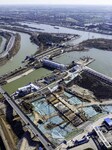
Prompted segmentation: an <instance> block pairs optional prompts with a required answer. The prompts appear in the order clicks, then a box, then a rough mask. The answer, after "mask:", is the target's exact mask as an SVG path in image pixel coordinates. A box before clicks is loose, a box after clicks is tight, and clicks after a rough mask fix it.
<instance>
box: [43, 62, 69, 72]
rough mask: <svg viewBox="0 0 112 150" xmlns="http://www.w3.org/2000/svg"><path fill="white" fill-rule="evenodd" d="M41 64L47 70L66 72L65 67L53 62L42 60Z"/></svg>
mask: <svg viewBox="0 0 112 150" xmlns="http://www.w3.org/2000/svg"><path fill="white" fill-rule="evenodd" d="M42 63H43V66H44V67H47V68H51V69H58V70H61V71H64V70H66V66H65V65H63V64H59V63H56V62H53V61H51V60H48V59H43V60H42Z"/></svg>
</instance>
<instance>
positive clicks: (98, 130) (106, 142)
mask: <svg viewBox="0 0 112 150" xmlns="http://www.w3.org/2000/svg"><path fill="white" fill-rule="evenodd" d="M93 130H94V131H95V132H96V134H97V135H98V137H99V139H100V140H101V142H102V143H103V144H104V146H105V147H106V148H107V149H110V148H112V146H111V145H110V144H109V142H108V141H107V139H106V138H105V137H104V135H103V133H102V132H101V131H100V129H99V127H94V126H93Z"/></svg>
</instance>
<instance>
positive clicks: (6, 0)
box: [0, 0, 112, 5]
mask: <svg viewBox="0 0 112 150" xmlns="http://www.w3.org/2000/svg"><path fill="white" fill-rule="evenodd" d="M0 4H82V5H83V4H97V5H112V0H0Z"/></svg>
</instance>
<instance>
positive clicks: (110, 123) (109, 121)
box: [104, 118, 112, 130]
mask: <svg viewBox="0 0 112 150" xmlns="http://www.w3.org/2000/svg"><path fill="white" fill-rule="evenodd" d="M104 125H105V126H106V128H107V129H108V130H112V119H110V118H105V119H104Z"/></svg>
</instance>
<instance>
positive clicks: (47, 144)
mask: <svg viewBox="0 0 112 150" xmlns="http://www.w3.org/2000/svg"><path fill="white" fill-rule="evenodd" d="M0 93H1V94H2V95H3V96H4V98H5V100H6V101H7V102H8V103H9V104H10V105H11V106H12V108H13V109H14V110H15V111H16V113H17V114H18V115H19V116H20V117H21V119H22V120H23V121H24V122H25V124H26V125H27V127H28V128H29V129H30V130H31V131H32V132H33V134H34V135H35V136H37V138H38V139H39V140H40V141H41V143H42V144H43V145H44V147H45V148H46V150H54V148H53V145H52V144H51V143H50V141H49V140H48V139H47V138H46V137H45V135H44V134H43V133H42V132H41V131H40V130H39V129H38V127H37V126H35V125H34V123H33V122H32V121H31V120H30V119H29V117H28V116H26V115H25V114H24V112H23V111H22V110H21V109H20V108H19V107H18V105H17V104H16V103H15V102H14V101H13V100H12V98H11V97H10V95H9V94H8V93H7V92H5V91H4V90H3V89H2V87H0Z"/></svg>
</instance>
